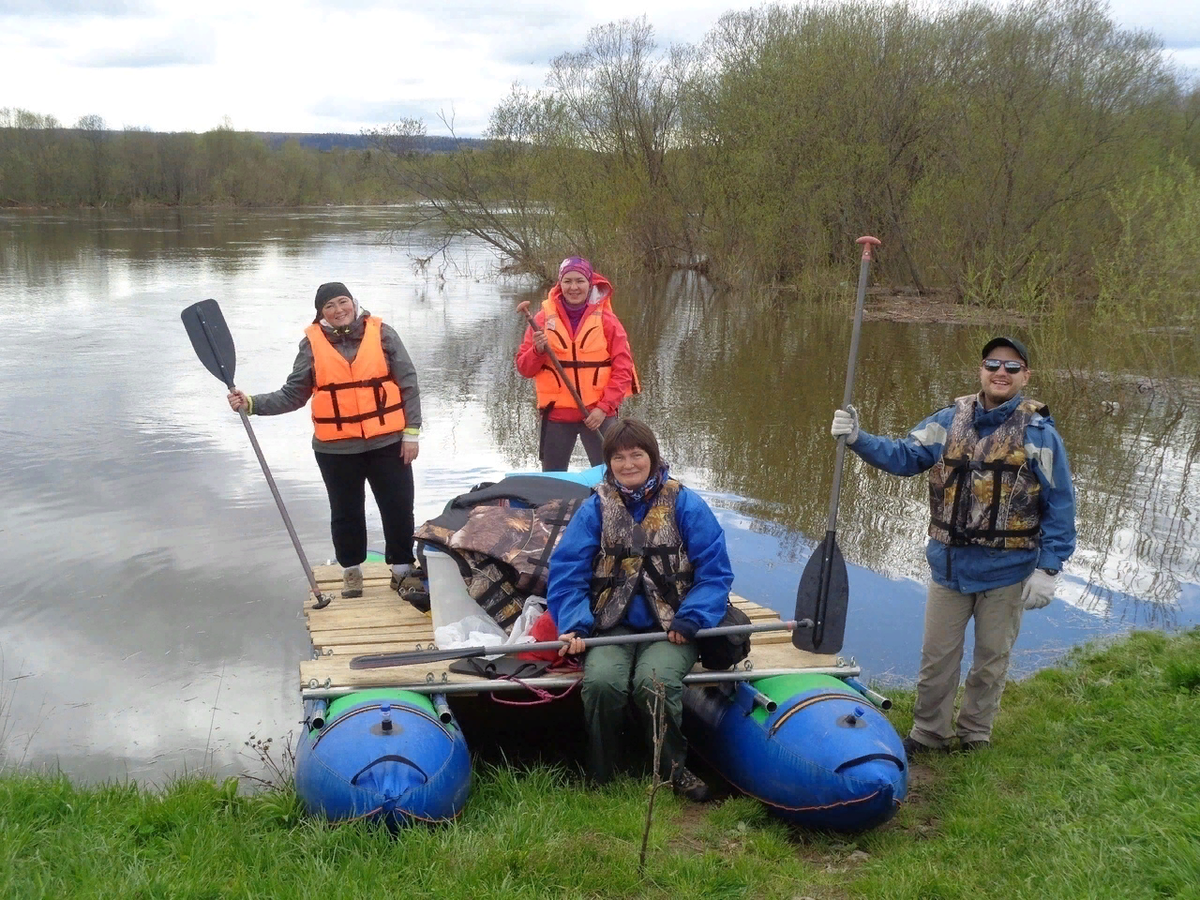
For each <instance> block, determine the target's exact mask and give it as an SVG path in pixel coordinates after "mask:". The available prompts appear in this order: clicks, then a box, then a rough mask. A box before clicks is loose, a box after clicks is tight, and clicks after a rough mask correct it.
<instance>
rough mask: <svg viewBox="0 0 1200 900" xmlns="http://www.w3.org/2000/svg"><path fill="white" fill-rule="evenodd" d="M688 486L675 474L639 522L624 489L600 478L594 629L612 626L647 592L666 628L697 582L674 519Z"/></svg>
mask: <svg viewBox="0 0 1200 900" xmlns="http://www.w3.org/2000/svg"><path fill="white" fill-rule="evenodd" d="M682 487H683V485H681V484H680V483H679V482H678V481H676V480H675V479H673V478H669V479H667V482H666V483H665V484H664V485H663V486H662V488H661V489H660V490H659V492H658V494H657V495H656V496H655V497H654V499H653V500H652V501H651V503H650V508H649V509H648V510H647V511H646V515H645V517H644V518H643V519H642V521H641V522H640V523H639V522H635V521H634V520H633V516H631V515H630V514H629V510H628V509H626V507H625V503H624V502H623V501H622V500H621V494H620V492H618V491H617V489H616V488H614V487H613V486H612V485H610V484H600V485H598V486H597V487H596V489H595V490H596V493H597V494H598V495H599V496H600V508H601V512H602V516H603V529H602V533H601V536H600V552H599V553H597V554H596V560H595V562H594V563H593V564H592V582H591V595H592V615H593V616H594V618H595V631H597V632H601V631H607V630H608V629H609V628H612V627H613V626H614V625H616V624H617V623H619V622H620V621H621V620H622V619H623V618H624V617H625V610H626V609H627V608H628V607H629V602H630V601H631V600H632V599H633V598H634V596H635V595H637V594H639V593H640V594H644V595H645V597H646V599H647V600H648V601H649V603H650V605H651V607H653V609H654V614H655V616H657V618H658V621H659V624H660V625H662V627H663V628H664V629H666V628H667V627H668V626H669V625H670V624H671V620H672V619H673V618H674V617H675V612H676V610H678V609H679V606H680V604H681V603H682V602H683V598H684V596H686V594H687V592H688V590H689V589H690V588H691V586H692V578H693V574H692V564H691V562H690V561H689V560H688V556H687V551H686V550H685V549H684V547H683V538H682V536H681V535H680V534H679V526H678V525H677V524H676V523H675V501H676V499H677V498H678V497H679V491H680V489H681V488H682Z"/></svg>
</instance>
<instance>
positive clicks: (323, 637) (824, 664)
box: [300, 562, 857, 698]
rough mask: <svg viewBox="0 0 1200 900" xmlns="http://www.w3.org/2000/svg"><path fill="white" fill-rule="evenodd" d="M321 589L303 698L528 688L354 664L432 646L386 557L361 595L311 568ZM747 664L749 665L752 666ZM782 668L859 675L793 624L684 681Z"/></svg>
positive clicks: (428, 624) (549, 678) (738, 600)
mask: <svg viewBox="0 0 1200 900" xmlns="http://www.w3.org/2000/svg"><path fill="white" fill-rule="evenodd" d="M313 573H314V574H315V575H316V578H317V584H318V585H319V586H320V588H321V590H322V591H323V592H325V593H327V594H329V595H331V596H332V597H333V600H332V602H331V603H330V604H329V605H328V606H326V607H325V608H324V609H313V608H312V607H313V601H312V597H311V595H310V596H309V597H308V599H307V601H306V603H305V608H304V618H305V622H306V623H307V625H308V633H309V636H310V637H311V638H312V645H313V653H314V658H313V659H311V660H306V661H304V662H302V663H301V664H300V688H301V693H302V695H303V696H304V697H306V698H308V697H313V698H315V697H332V696H338V695H340V694H345V693H347V692H349V691H354V690H362V689H364V688H378V687H389V688H404V689H406V690H412V691H418V692H420V693H481V692H485V693H486V692H494V691H498V690H524V688H523V687H522V686H521V685H520V684H516V683H514V682H508V681H498V680H492V681H489V680H486V679H480V678H477V677H475V676H470V675H459V674H457V673H455V672H451V671H450V670H449V669H448V668H447V666H448V665H449V664H448V663H444V664H443V663H436V664H433V665H430V664H425V665H420V666H395V667H391V668H384V669H351V668H350V660H351V658H353V657H355V656H361V655H363V654H368V653H395V652H401V651H405V650H418V649H422V650H425V649H430V648H431V647H432V646H433V621H432V619H431V618H430V616H429V614H428V613H422V612H419V611H418V610H417V609H415V608H414V607H413V606H412V605H411V604H409V603H408V602H407V601H405V600H402V599H401V598H400V597H399V595H397V593H396V592H395V591H393V590H392V589H391V587H390V581H391V572H390V570H389V568H388V566H387V565H386V564H385V563H371V562H368V563H364V564H363V595H362V596H361V597H342V595H341V589H342V570H341V567H340V566H316V567H314V568H313ZM732 599H733V602H734V604H735V605H736V606H738V607H739V608H740V609H741V610H742V611H743V612H745V613H746V614H747V615H748V616H749V617H750V620H751V621H752V622H768V621H779V620H780V616H779V614H778V613H776V612H775V611H774V610H771V609H767V608H766V607H764V606H760V605H758V604H757V603H752V602H751V601H749V600H746V599H745V598H743V597H739V596H737V595H734V596H733V598H732ZM747 664H749V665H747ZM783 671H806V672H813V671H828V672H829V673H830V674H840V675H855V674H857V671H856V667H854V666H848V665H847V664H846V663H845V662H844V661H843V660H841V659H840V658H838V657H835V656H830V655H818V654H814V653H805V652H803V651H801V650H797V649H796V648H795V647H793V646H792V643H791V634H790V633H789V632H787V631H779V632H766V633H761V634H755V635H754V636H753V637H752V638H751V650H750V656H749V658H748V659H747V660H745V661H744V662H743V663H742V664H741V666H739V667H738V668H736V669H734V670H732V671H731V672H710V671H708V670H707V669H704V668H702V667H701V666H700V665H699V664H697V666H696V668H695V669H694V670H693V671H692V673H691V674H690V675H688V676H687V677H686V678H685V679H684V680H685V681H686V682H687V683H689V684H694V683H703V682H709V681H720V680H731V678H732V679H734V680H737V679H746V678H751V677H761V676H763V675H770V674H779V673H780V672H783ZM579 677H580V676H579V674H578V673H565V674H553V675H544V676H541V677H539V678H537V679H534V682H535V683H536V684H537V685H538V686H539V687H546V688H559V687H565V686H570V684H571V683H572V682H574V681H576V680H577V679H578V678H579Z"/></svg>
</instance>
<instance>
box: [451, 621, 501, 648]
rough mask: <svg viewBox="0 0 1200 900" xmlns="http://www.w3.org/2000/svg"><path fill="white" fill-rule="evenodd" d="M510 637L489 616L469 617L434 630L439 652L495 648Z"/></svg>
mask: <svg viewBox="0 0 1200 900" xmlns="http://www.w3.org/2000/svg"><path fill="white" fill-rule="evenodd" d="M507 637H508V635H506V634H505V633H504V629H503V628H501V627H500V626H499V625H497V624H496V623H495V622H493V621H492V619H491V618H490V617H488V616H467V617H466V618H465V619H459V620H458V621H457V622H450V623H449V624H446V625H442V626H441V627H439V628H435V629H433V642H434V643H435V644H437V648H438V649H439V650H453V649H455V648H456V647H493V646H496V647H498V646H500V645H501V644H503V643H504V642H505V640H506V639H507Z"/></svg>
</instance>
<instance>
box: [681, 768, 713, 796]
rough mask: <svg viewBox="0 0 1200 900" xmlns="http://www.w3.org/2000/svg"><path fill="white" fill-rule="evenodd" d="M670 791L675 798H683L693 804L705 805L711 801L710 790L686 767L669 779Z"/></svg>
mask: <svg viewBox="0 0 1200 900" xmlns="http://www.w3.org/2000/svg"><path fill="white" fill-rule="evenodd" d="M671 790H673V791H674V792H675V796H676V797H683V798H684V799H685V800H691V801H692V802H693V803H707V802H708V801H709V800H711V799H712V788H710V787H709V786H708V785H707V784H705V783H704V782H703V781H701V780H700V779H699V778H698V777H697V776H696V774H695V773H694V772H693V771H692V770H691V769H689V768H688V767H687V766H683V767H682V768H680V770H679V771H678V772H676V773H675V777H674V778H672V779H671Z"/></svg>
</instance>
